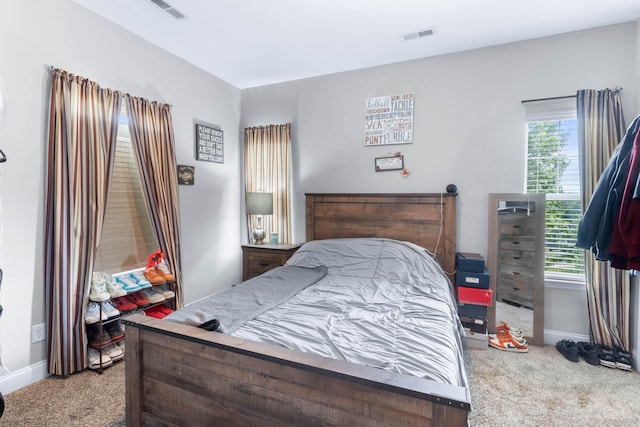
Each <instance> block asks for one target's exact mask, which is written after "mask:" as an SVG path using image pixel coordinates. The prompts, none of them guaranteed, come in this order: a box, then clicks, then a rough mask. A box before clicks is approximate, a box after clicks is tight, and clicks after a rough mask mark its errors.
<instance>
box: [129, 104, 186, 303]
mask: <svg viewBox="0 0 640 427" xmlns="http://www.w3.org/2000/svg"><path fill="white" fill-rule="evenodd" d="M126 102H127V108H128V110H127V111H128V117H129V132H130V135H131V144H132V146H133V151H134V153H135V157H136V161H137V165H138V171H139V172H140V179H141V180H142V188H143V191H144V193H145V200H146V202H147V210H148V212H149V217H150V218H151V222H152V224H153V227H154V229H155V232H156V236H157V237H158V242H159V244H160V250H161V251H162V252H164V254H165V260H166V262H167V264H168V267H169V268H170V269H171V271H173V273H174V276H175V278H176V286H175V292H176V306H177V307H178V308H179V307H182V304H183V298H182V285H181V283H182V268H181V267H182V255H181V247H180V242H181V238H180V213H179V208H178V167H177V164H176V157H175V143H174V135H173V122H172V119H171V106H170V105H168V104H159V103H156V102H149V101H147V100H145V99H142V98H136V97H133V96H127V101H126Z"/></svg>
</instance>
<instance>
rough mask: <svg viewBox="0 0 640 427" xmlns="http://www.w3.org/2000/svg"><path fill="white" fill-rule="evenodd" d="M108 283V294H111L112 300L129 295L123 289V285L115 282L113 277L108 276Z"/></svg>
mask: <svg viewBox="0 0 640 427" xmlns="http://www.w3.org/2000/svg"><path fill="white" fill-rule="evenodd" d="M106 282H107V292H109V296H111V298H118V297H123V296H125V295H126V294H127V291H125V290H124V288H123V287H122V283H120V282H118V281H116V280H113V277H112V276H111V275H107V276H106Z"/></svg>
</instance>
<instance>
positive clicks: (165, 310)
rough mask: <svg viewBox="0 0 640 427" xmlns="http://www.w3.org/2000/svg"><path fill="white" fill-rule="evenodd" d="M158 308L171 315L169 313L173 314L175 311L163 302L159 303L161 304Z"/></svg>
mask: <svg viewBox="0 0 640 427" xmlns="http://www.w3.org/2000/svg"><path fill="white" fill-rule="evenodd" d="M157 309H158V310H159V311H160V312H161V313H163V314H166V315H169V314H171V313H173V312H174V311H175V310H172V309H170V308H169V307H167V306H166V305H164V304H163V305H159V306H158V307H157Z"/></svg>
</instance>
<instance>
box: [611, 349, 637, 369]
mask: <svg viewBox="0 0 640 427" xmlns="http://www.w3.org/2000/svg"><path fill="white" fill-rule="evenodd" d="M613 351H614V353H615V354H614V357H615V359H616V368H618V369H622V370H623V371H630V370H631V368H632V367H633V359H632V358H631V353H629V352H628V351H626V350H624V349H622V347H618V346H617V345H616V346H614V347H613Z"/></svg>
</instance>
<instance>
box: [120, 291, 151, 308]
mask: <svg viewBox="0 0 640 427" xmlns="http://www.w3.org/2000/svg"><path fill="white" fill-rule="evenodd" d="M125 298H127V299H128V300H129V301H130V302H132V303H133V304H135V305H137V306H138V307H144V306H145V305H149V301H147V299H146V298H144V297H143V296H142V295H141V294H140V292H136V293H133V294H131V295H127V296H126V297H125Z"/></svg>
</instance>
